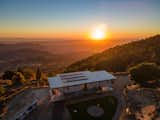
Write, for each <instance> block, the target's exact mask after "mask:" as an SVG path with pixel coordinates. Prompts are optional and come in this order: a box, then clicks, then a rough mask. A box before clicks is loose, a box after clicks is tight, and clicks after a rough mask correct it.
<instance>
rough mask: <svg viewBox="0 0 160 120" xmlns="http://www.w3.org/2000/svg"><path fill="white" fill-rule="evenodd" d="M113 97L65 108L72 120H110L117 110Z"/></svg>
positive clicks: (115, 100)
mask: <svg viewBox="0 0 160 120" xmlns="http://www.w3.org/2000/svg"><path fill="white" fill-rule="evenodd" d="M117 104H118V103H117V99H116V98H115V97H113V96H106V97H103V98H97V99H92V100H88V101H83V102H79V103H76V104H70V105H68V106H67V108H68V109H69V112H70V114H71V118H72V120H112V117H113V116H114V114H115V112H116V108H117Z"/></svg>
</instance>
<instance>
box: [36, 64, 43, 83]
mask: <svg viewBox="0 0 160 120" xmlns="http://www.w3.org/2000/svg"><path fill="white" fill-rule="evenodd" d="M41 76H42V74H41V70H40V68H39V67H38V68H37V71H36V80H40V79H41Z"/></svg>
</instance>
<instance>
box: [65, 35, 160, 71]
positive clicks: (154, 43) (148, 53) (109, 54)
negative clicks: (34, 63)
mask: <svg viewBox="0 0 160 120" xmlns="http://www.w3.org/2000/svg"><path fill="white" fill-rule="evenodd" d="M159 54H160V35H159V34H157V35H155V36H152V37H149V38H146V39H141V40H138V41H133V42H130V43H127V44H124V45H117V46H115V47H113V48H110V49H107V50H104V51H103V52H101V53H98V54H95V55H92V56H90V57H88V58H86V59H82V60H80V61H78V62H75V63H73V64H71V65H70V66H68V67H67V68H66V70H65V71H64V72H73V71H82V70H101V69H105V70H107V71H110V72H124V71H127V69H128V68H129V67H131V66H133V65H136V64H138V63H141V62H155V63H157V64H159V62H158V61H159V60H160V56H159Z"/></svg>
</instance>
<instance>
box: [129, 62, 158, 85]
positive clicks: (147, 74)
mask: <svg viewBox="0 0 160 120" xmlns="http://www.w3.org/2000/svg"><path fill="white" fill-rule="evenodd" d="M129 72H130V75H131V80H134V81H135V82H136V83H139V84H140V85H142V86H145V85H147V84H148V83H149V82H153V81H154V82H156V81H157V82H158V81H159V80H160V67H158V66H157V65H156V64H155V63H141V64H138V65H136V66H134V67H131V68H130V69H129ZM149 85H151V84H149Z"/></svg>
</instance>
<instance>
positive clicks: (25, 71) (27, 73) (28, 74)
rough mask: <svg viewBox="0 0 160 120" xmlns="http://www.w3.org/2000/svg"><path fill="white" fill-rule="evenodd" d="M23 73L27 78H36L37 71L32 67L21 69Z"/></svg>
mask: <svg viewBox="0 0 160 120" xmlns="http://www.w3.org/2000/svg"><path fill="white" fill-rule="evenodd" d="M21 73H22V74H23V75H24V77H25V79H26V80H34V79H35V72H34V71H33V70H32V69H31V68H24V69H22V70H21Z"/></svg>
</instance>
